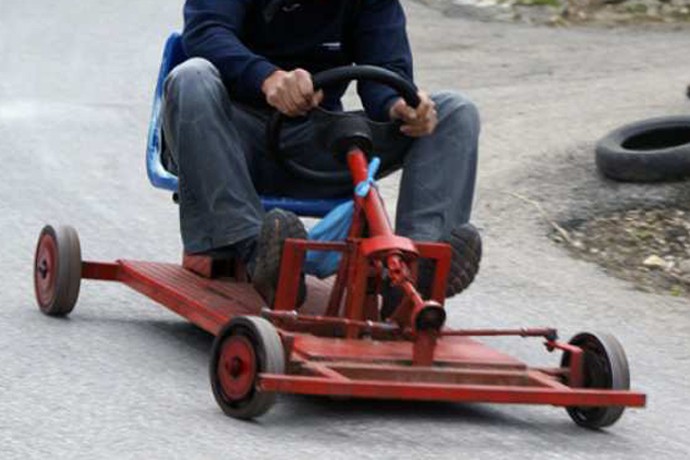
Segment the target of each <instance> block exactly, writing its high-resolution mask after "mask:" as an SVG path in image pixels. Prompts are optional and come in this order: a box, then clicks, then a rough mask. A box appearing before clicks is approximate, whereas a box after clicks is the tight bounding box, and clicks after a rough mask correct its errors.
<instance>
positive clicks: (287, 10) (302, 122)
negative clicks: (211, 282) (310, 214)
mask: <svg viewBox="0 0 690 460" xmlns="http://www.w3.org/2000/svg"><path fill="white" fill-rule="evenodd" d="M184 18H185V27H184V32H183V34H182V44H183V48H184V52H185V53H186V55H187V56H189V57H190V59H188V60H186V61H185V62H184V63H182V64H181V65H179V66H177V67H176V68H175V69H174V70H173V71H172V72H171V73H170V74H169V76H168V77H167V79H166V80H165V86H164V98H163V107H164V109H163V110H164V119H163V133H164V137H165V140H166V146H167V150H168V152H167V153H168V156H169V163H170V164H169V165H168V166H169V168H170V169H171V170H173V171H174V172H175V173H176V174H177V176H178V177H179V204H180V223H181V233H182V240H183V245H184V249H185V252H186V253H188V254H203V255H211V256H212V257H214V258H228V257H234V258H239V259H240V260H241V261H243V262H244V263H245V264H246V267H247V271H248V274H249V276H250V278H251V280H252V283H253V284H254V287H255V288H256V289H257V291H258V292H259V293H260V294H261V296H262V297H263V298H264V299H265V300H266V302H267V303H268V304H269V305H272V304H273V301H274V296H275V291H276V286H277V283H278V277H279V268H280V254H281V249H282V246H283V243H284V241H285V240H286V239H287V238H298V239H304V238H306V231H305V229H304V227H303V225H302V223H301V221H300V220H299V218H298V217H297V216H296V215H295V214H293V213H291V212H288V211H284V210H280V209H273V210H271V211H269V212H265V211H264V208H263V206H262V204H261V201H260V195H264V194H270V195H278V196H285V197H293V198H334V197H343V196H351V194H352V179H351V177H350V176H349V172H347V168H346V166H344V165H343V164H342V162H340V161H338V160H337V159H336V158H334V157H333V156H332V155H329V154H325V152H324V151H325V148H324V147H323V146H322V142H321V139H320V138H319V129H318V128H319V125H320V124H323V123H327V121H328V119H329V117H333V116H337V115H338V114H341V115H342V111H343V106H342V103H341V98H342V96H343V94H344V92H345V90H346V87H343V86H342V85H340V86H337V87H329V88H325V89H324V90H319V91H315V90H314V85H313V82H312V74H316V73H319V72H322V71H324V70H328V69H332V68H336V67H341V66H346V65H353V64H356V65H375V66H378V67H382V68H384V69H388V70H390V71H393V72H395V73H396V74H398V75H399V76H401V77H403V78H404V79H405V80H407V81H409V82H411V83H412V82H413V66H412V55H411V51H410V46H409V42H408V37H407V32H406V26H405V22H406V18H405V14H404V11H403V9H402V7H401V5H400V3H399V1H398V0H358V1H355V0H234V1H222V0H187V1H186V3H185V7H184ZM357 92H358V94H359V96H360V99H361V102H362V105H363V107H364V109H365V111H366V115H367V116H368V118H369V119H370V120H369V124H370V125H372V127H373V129H372V132H373V135H374V139H373V141H374V142H373V144H374V148H375V152H373V153H375V154H376V156H378V157H380V158H381V168H380V170H379V172H378V174H377V177H382V176H385V175H387V174H390V173H392V172H393V171H395V170H397V169H400V168H401V167H402V168H403V173H402V179H401V183H400V196H399V200H398V205H397V216H396V222H395V230H396V233H397V234H398V235H401V236H404V237H408V238H410V239H413V240H417V241H444V242H449V243H450V244H451V247H452V253H453V258H452V264H451V270H450V273H449V276H448V284H447V292H446V295H447V296H448V297H450V296H453V295H455V294H457V293H459V292H461V291H463V290H464V289H465V288H467V287H468V286H469V284H470V283H471V282H472V281H473V279H474V277H475V275H476V273H477V271H478V269H479V262H480V258H481V240H480V236H479V234H478V232H477V230H476V229H475V227H474V226H472V225H471V224H469V219H470V213H471V209H472V201H473V194H474V188H475V178H476V168H477V150H478V137H479V127H480V122H479V115H478V111H477V108H476V107H475V105H474V104H473V103H472V102H471V101H469V100H468V99H467V98H466V97H464V96H462V95H461V94H458V93H456V92H449V91H444V92H437V93H432V94H431V95H428V94H427V93H426V92H424V91H419V93H418V95H419V98H420V101H421V102H420V103H419V105H418V106H417V107H416V108H412V107H410V106H408V105H407V103H406V102H405V100H404V99H403V98H401V97H400V96H399V94H398V93H397V92H396V91H395V90H394V89H392V88H390V87H389V86H386V85H382V84H379V83H377V82H375V81H371V80H361V81H359V82H358V85H357ZM275 110H278V111H279V112H280V113H282V114H283V115H285V116H287V117H289V120H288V121H287V122H286V124H285V126H284V127H283V130H282V136H281V139H280V149H281V151H282V154H283V155H285V157H287V158H290V159H291V161H292V162H293V163H295V164H299V165H301V167H302V168H303V169H305V170H308V171H317V172H319V173H320V174H321V175H322V176H329V175H335V176H337V175H338V174H341V175H342V174H343V172H345V174H346V177H345V180H342V181H340V182H337V181H321V180H318V178H317V179H314V180H305V178H304V177H298V176H297V175H295V174H294V173H293V172H292V171H290V170H286V168H284V167H283V166H284V165H283V164H281V162H278V161H275V159H274V157H273V156H272V155H271V152H270V146H269V142H268V140H267V137H266V131H265V126H266V124H267V121H268V120H269V119H270V117H271V114H272V113H273V112H274V111H275ZM276 255H277V256H276ZM425 262H426V263H425ZM432 276H433V266H432V264H431V262H430V261H422V262H421V263H420V267H419V278H418V286H419V289H420V292H424V291H425V290H427V291H428V290H429V289H430V288H431V286H430V284H431V280H432ZM304 286H305V285H304V282H303V281H302V284H301V286H300V291H301V293H300V295H301V297H302V298H303V297H304V295H305V287H304ZM384 287H385V286H384ZM400 296H401V293H400V292H399V291H397V289H396V288H393V287H392V286H391V285H390V284H389V285H388V286H387V288H386V289H384V305H383V309H382V315H383V316H386V314H387V313H391V312H392V310H393V309H394V308H395V305H394V302H395V301H396V300H395V299H398V300H399V298H400Z"/></svg>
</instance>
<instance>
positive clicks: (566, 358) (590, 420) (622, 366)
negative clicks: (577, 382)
mask: <svg viewBox="0 0 690 460" xmlns="http://www.w3.org/2000/svg"><path fill="white" fill-rule="evenodd" d="M570 343H571V344H572V345H575V346H578V347H580V348H582V350H583V352H584V354H583V362H582V368H583V369H582V371H583V374H582V375H583V385H582V386H583V387H584V388H604V389H609V390H629V389H630V368H629V367H628V359H627V358H626V357H625V352H624V351H623V347H622V346H621V344H620V342H618V340H616V338H615V337H614V336H612V335H610V334H604V333H589V332H583V333H580V334H577V335H576V336H575V337H573V338H572V339H570ZM569 365H570V353H568V352H565V353H563V359H562V360H561V366H562V367H568V366H569ZM566 410H567V411H568V415H570V418H572V419H573V421H574V422H575V423H577V424H578V425H580V426H582V427H585V428H592V429H597V428H604V427H607V426H611V425H613V424H614V423H616V422H617V421H618V419H619V418H621V416H622V415H623V411H624V410H625V408H624V407H620V406H606V407H567V408H566Z"/></svg>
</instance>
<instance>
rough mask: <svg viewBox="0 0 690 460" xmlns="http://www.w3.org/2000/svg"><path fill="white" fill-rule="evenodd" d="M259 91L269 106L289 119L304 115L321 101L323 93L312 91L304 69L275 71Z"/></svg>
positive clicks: (312, 85) (309, 77) (308, 77)
mask: <svg viewBox="0 0 690 460" xmlns="http://www.w3.org/2000/svg"><path fill="white" fill-rule="evenodd" d="M261 91H263V93H264V95H265V96H266V101H267V102H268V104H269V105H270V106H272V107H275V108H276V109H278V111H280V112H281V113H283V114H285V115H287V116H289V117H296V116H300V115H305V114H306V113H307V112H308V111H309V110H311V109H312V108H314V107H316V106H318V105H319V104H320V103H321V101H322V100H323V91H316V92H315V91H314V84H313V83H312V80H311V75H310V74H309V72H307V71H306V70H304V69H295V70H293V71H290V72H286V71H284V70H276V71H275V72H273V73H272V74H271V75H269V76H268V78H266V80H264V82H263V84H262V85H261Z"/></svg>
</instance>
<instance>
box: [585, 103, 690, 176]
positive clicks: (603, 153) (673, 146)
mask: <svg viewBox="0 0 690 460" xmlns="http://www.w3.org/2000/svg"><path fill="white" fill-rule="evenodd" d="M596 163H597V167H598V168H599V170H600V171H601V172H602V174H604V175H605V176H606V177H609V178H611V179H615V180H619V181H629V182H658V181H665V180H678V179H682V178H684V177H687V176H690V115H679V116H671V117H660V118H652V119H649V120H642V121H638V122H636V123H631V124H629V125H625V126H622V127H620V128H618V129H616V130H614V131H612V132H610V133H609V134H608V135H606V136H605V137H604V138H602V139H601V140H600V141H599V142H598V143H597V145H596Z"/></svg>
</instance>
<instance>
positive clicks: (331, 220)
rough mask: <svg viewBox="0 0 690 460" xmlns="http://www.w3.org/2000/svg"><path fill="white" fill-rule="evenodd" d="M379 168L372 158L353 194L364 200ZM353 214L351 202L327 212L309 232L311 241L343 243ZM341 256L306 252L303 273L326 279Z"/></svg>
mask: <svg viewBox="0 0 690 460" xmlns="http://www.w3.org/2000/svg"><path fill="white" fill-rule="evenodd" d="M380 166H381V160H380V159H379V158H378V157H374V158H373V159H372V160H371V163H369V171H368V177H367V179H366V180H363V181H362V182H360V183H359V184H357V185H356V186H355V194H356V195H357V196H359V197H362V198H364V197H365V196H367V194H368V193H369V191H370V190H371V187H376V179H375V177H376V173H377V172H378V170H379V167H380ZM354 212H355V203H354V201H353V200H350V201H346V202H345V203H343V204H341V205H339V206H337V207H336V208H334V209H333V210H332V211H331V212H329V213H328V214H327V215H326V216H325V217H324V218H323V219H321V221H319V223H318V224H316V225H315V226H314V227H313V228H312V229H311V230H310V231H309V239H310V240H311V241H343V240H345V239H346V238H347V234H348V233H349V232H350V225H351V224H352V216H353V214H354ZM340 258H341V254H340V253H339V252H337V251H307V256H306V258H305V261H304V271H305V273H307V274H309V275H314V276H317V277H319V278H321V279H323V278H327V277H329V276H331V275H333V274H334V273H335V272H337V271H338V265H339V264H340Z"/></svg>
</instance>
